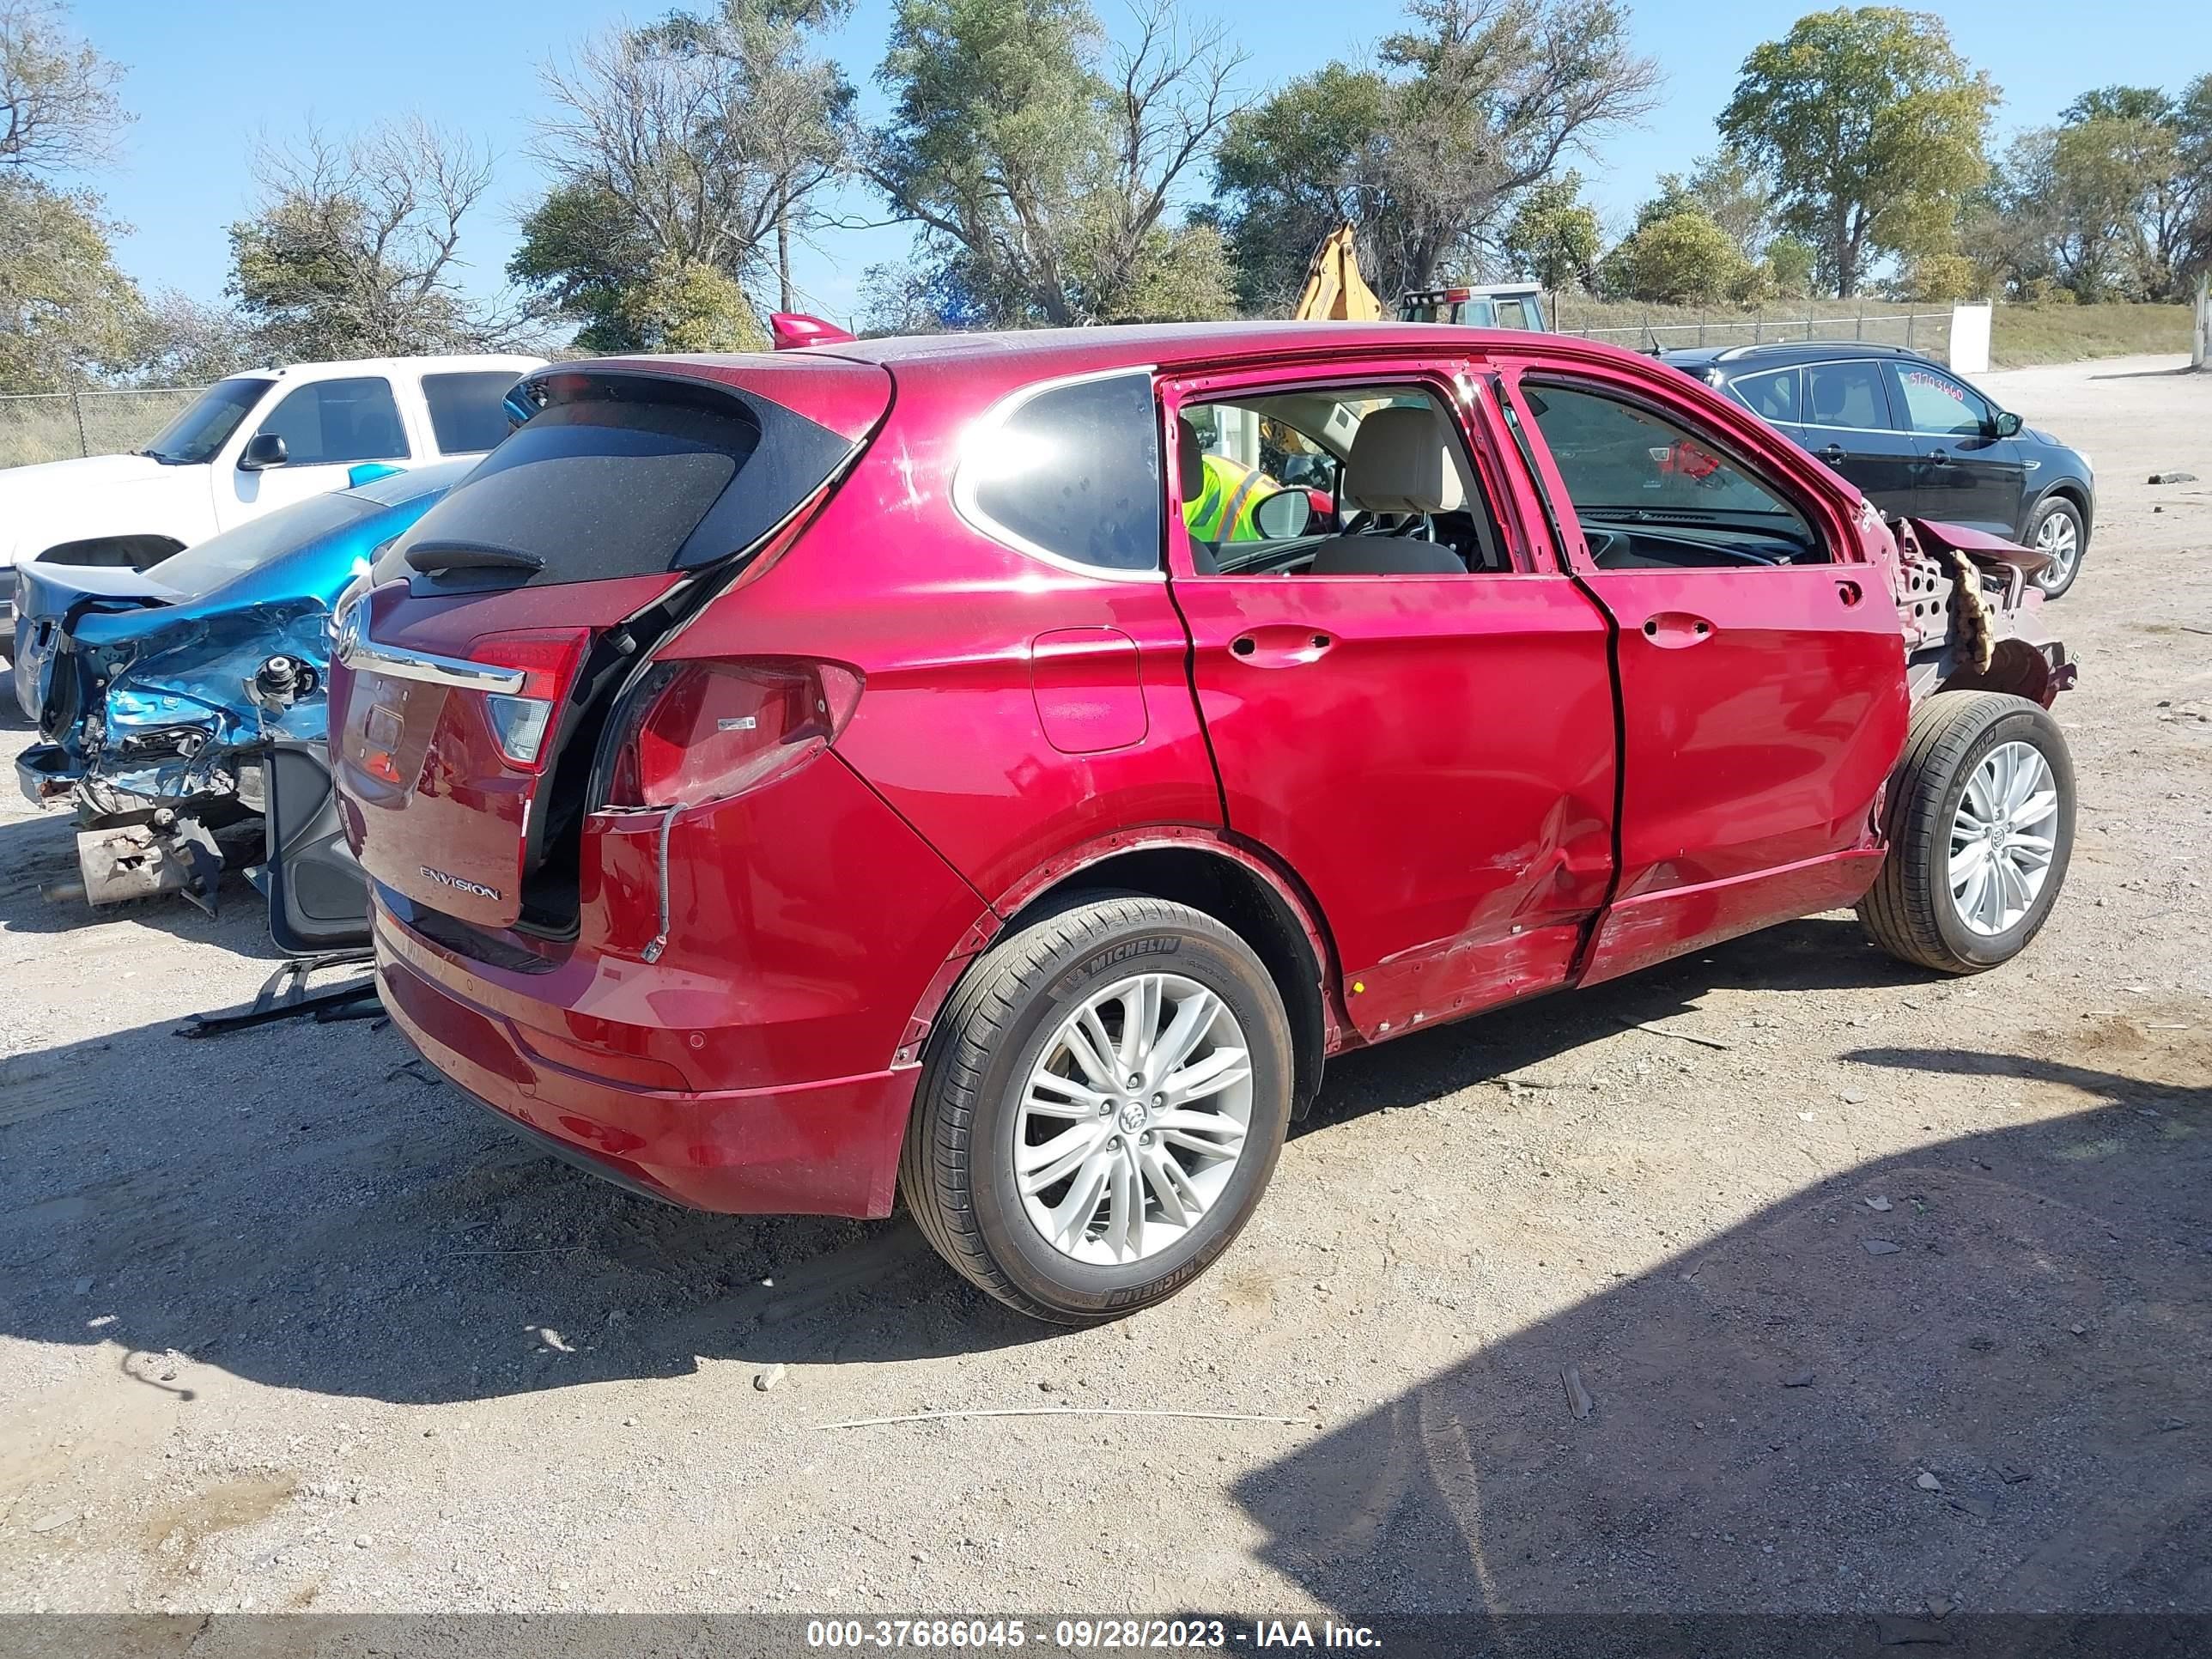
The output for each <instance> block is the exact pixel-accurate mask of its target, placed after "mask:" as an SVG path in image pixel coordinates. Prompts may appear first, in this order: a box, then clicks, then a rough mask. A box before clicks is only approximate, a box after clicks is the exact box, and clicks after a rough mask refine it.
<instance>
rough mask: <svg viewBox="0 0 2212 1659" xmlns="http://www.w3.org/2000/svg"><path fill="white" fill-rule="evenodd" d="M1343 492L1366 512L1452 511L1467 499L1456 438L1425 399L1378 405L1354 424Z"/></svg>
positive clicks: (1455, 510) (1442, 417)
mask: <svg viewBox="0 0 2212 1659" xmlns="http://www.w3.org/2000/svg"><path fill="white" fill-rule="evenodd" d="M1344 494H1345V495H1346V498H1347V499H1348V500H1349V501H1351V502H1352V505H1354V506H1355V507H1364V508H1365V509H1366V510H1367V511H1368V512H1370V513H1456V512H1458V511H1459V510H1460V508H1461V507H1464V506H1465V505H1466V504H1467V482H1466V479H1465V477H1464V475H1463V474H1462V471H1461V463H1460V458H1459V440H1458V438H1457V437H1456V436H1455V435H1454V433H1453V432H1452V429H1451V428H1450V426H1449V424H1448V423H1447V422H1446V421H1445V419H1444V416H1443V411H1442V410H1438V409H1437V408H1436V407H1435V406H1434V405H1433V404H1403V405H1399V406H1395V407H1393V408H1389V409H1378V410H1376V411H1375V412H1374V413H1373V414H1371V415H1370V416H1368V417H1367V418H1366V419H1365V420H1364V421H1362V422H1360V423H1359V432H1358V436H1356V437H1354V438H1353V439H1352V454H1351V456H1350V457H1349V458H1348V459H1346V462H1345V464H1344Z"/></svg>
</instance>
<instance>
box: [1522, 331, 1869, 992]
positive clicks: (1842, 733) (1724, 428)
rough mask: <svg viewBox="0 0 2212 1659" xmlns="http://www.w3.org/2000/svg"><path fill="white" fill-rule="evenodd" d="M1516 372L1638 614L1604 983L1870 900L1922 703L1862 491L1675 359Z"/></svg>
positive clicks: (1598, 963)
mask: <svg viewBox="0 0 2212 1659" xmlns="http://www.w3.org/2000/svg"><path fill="white" fill-rule="evenodd" d="M1515 367H1516V368H1518V370H1519V372H1518V373H1517V374H1512V375H1510V376H1509V379H1508V383H1507V388H1506V389H1507V393H1508V396H1509V397H1510V400H1511V402H1510V407H1511V409H1512V411H1513V414H1514V425H1515V428H1516V440H1517V441H1519V442H1521V443H1524V444H1525V445H1526V446H1527V449H1528V459H1530V461H1531V462H1532V463H1533V464H1534V465H1535V466H1536V467H1537V468H1538V469H1539V471H1540V473H1541V477H1542V478H1543V481H1544V483H1545V487H1546V490H1547V495H1548V497H1549V500H1550V503H1551V506H1552V509H1553V513H1554V514H1555V515H1556V517H1557V519H1558V520H1559V532H1560V534H1561V536H1562V538H1564V540H1565V543H1566V550H1567V553H1568V556H1569V558H1570V560H1571V562H1572V564H1573V566H1574V568H1576V570H1577V572H1578V573H1579V574H1581V576H1582V578H1583V580H1584V582H1585V583H1586V584H1587V586H1588V587H1589V591H1590V592H1592V593H1593V594H1595V596H1596V597H1597V599H1598V600H1599V601H1600V602H1601V604H1602V605H1604V606H1605V607H1606V609H1607V611H1609V612H1610V613H1611V614H1612V616H1613V619H1614V622H1615V624H1616V629H1617V645H1616V650H1617V653H1618V659H1619V663H1620V704H1621V724H1622V743H1621V753H1622V763H1621V765H1622V771H1621V803H1620V881H1619V885H1618V887H1617V889H1616V890H1615V893H1614V895H1613V904H1612V906H1611V908H1610V909H1609V910H1608V912H1607V917H1606V920H1605V921H1604V923H1603V924H1602V925H1601V927H1600V929H1599V932H1598V935H1597V937H1596V939H1595V940H1594V942H1593V944H1592V945H1591V949H1590V952H1589V963H1588V965H1587V967H1586V969H1585V970H1584V975H1583V976H1584V978H1585V979H1589V980H1595V979H1604V978H1607V977H1610V976H1611V975H1615V974H1620V973H1626V972H1628V971H1630V970H1631V969H1635V968H1638V967H1642V966H1644V965H1645V964H1646V963H1651V962H1656V961H1658V960H1661V959H1662V958H1663V957H1668V956H1672V955H1675V954H1678V953H1679V952H1680V951H1686V950H1690V949H1693V948H1695V947H1696V946H1697V945H1700V944H1703V943H1705V942H1707V941H1710V940H1713V939H1724V938H1728V937H1730V936H1732V935H1734V934H1737V933H1748V932H1750V931H1751V930H1752V929H1753V928H1755V927H1764V926H1765V925H1767V924H1768V923H1770V922H1773V921H1780V920H1783V919H1784V918H1785V917H1790V916H1798V915H1809V914H1811V913H1812V912H1814V911H1817V910H1822V909H1826V908H1832V907H1834V906H1837V905H1841V904H1848V903H1850V902H1853V901H1854V900H1856V899H1857V896H1859V894H1860V892H1862V891H1863V890H1864V888H1865V886H1866V884H1867V883H1868V881H1869V880H1870V879H1871V878H1872V876H1873V872H1874V869H1875V863H1876V862H1877V861H1878V860H1879V858H1880V856H1881V854H1880V852H1879V849H1878V848H1877V847H1876V845H1875V841H1874V837H1873V831H1872V824H1871V820H1872V811H1873V807H1874V804H1875V798H1876V796H1877V795H1878V793H1880V791H1881V787H1882V782H1883V780H1884V779H1885V778H1886V777H1887V775H1888V773H1889V769H1890V766H1891V764H1892V763H1893V762H1894V761H1895V759H1896V757H1897V753H1898V749H1899V745H1900V744H1901V743H1902V742H1903V740H1904V732H1905V717H1906V712H1907V710H1906V699H1905V673H1904V666H1905V664H1904V646H1903V642H1902V640H1901V639H1900V636H1899V630H1898V621H1897V610H1896V607H1895V605H1893V603H1892V602H1891V600H1890V597H1889V595H1888V593H1887V590H1886V586H1885V582H1884V578H1883V576H1882V574H1881V571H1879V570H1878V569H1876V568H1874V567H1873V566H1871V565H1869V564H1868V563H1867V562H1865V560H1864V556H1863V551H1862V548H1861V544H1860V531H1861V526H1859V525H1858V524H1857V522H1856V521H1855V520H1854V519H1853V518H1852V516H1851V515H1850V513H1849V511H1848V509H1847V506H1846V498H1845V497H1844V495H1842V494H1841V493H1840V492H1838V491H1835V490H1833V489H1825V488H1815V487H1813V486H1812V485H1811V484H1810V483H1808V480H1807V479H1805V478H1802V477H1793V476H1792V469H1793V467H1797V466H1802V465H1803V463H1802V460H1801V459H1793V458H1792V457H1793V453H1792V452H1788V451H1786V450H1785V448H1784V446H1783V445H1782V443H1781V442H1780V441H1779V440H1778V439H1777V438H1776V437H1774V436H1773V435H1771V432H1769V431H1768V430H1767V429H1766V428H1764V427H1763V426H1761V425H1760V424H1759V422H1756V421H1755V420H1753V418H1752V417H1750V416H1747V415H1744V414H1742V413H1741V411H1739V410H1735V408H1734V407H1733V406H1732V405H1729V404H1723V403H1722V402H1721V401H1720V400H1719V399H1718V398H1710V397H1708V396H1707V395H1706V394H1705V392H1704V391H1703V389H1702V388H1701V387H1699V386H1695V385H1694V384H1693V383H1692V382H1689V381H1687V380H1682V381H1681V383H1680V386H1676V385H1675V384H1674V383H1673V381H1672V380H1668V379H1666V378H1664V377H1665V375H1666V371H1664V370H1654V371H1651V372H1650V373H1648V374H1645V373H1640V372H1638V371H1637V370H1636V369H1634V368H1630V367H1625V366H1621V365H1619V364H1615V363H1610V362H1602V363H1601V362H1585V361H1578V360H1571V359H1565V358H1562V359H1560V360H1559V361H1557V362H1547V361H1541V360H1535V361H1530V362H1525V363H1522V364H1520V365H1517V366H1515ZM1677 378H1679V377H1677ZM1808 471H1809V469H1808Z"/></svg>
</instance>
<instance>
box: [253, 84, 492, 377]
mask: <svg viewBox="0 0 2212 1659" xmlns="http://www.w3.org/2000/svg"><path fill="white" fill-rule="evenodd" d="M255 173H256V177H257V179H258V182H259V184H260V186H261V192H262V194H261V201H260V204H259V206H258V209H257V210H256V211H255V213H254V215H253V216H252V217H251V218H248V219H242V220H240V221H239V222H237V223H235V224H234V225H232V226H231V228H230V248H231V280H230V286H229V292H230V294H231V295H233V297H234V298H235V299H236V301H238V305H239V308H240V311H242V312H243V313H245V314H246V317H247V318H248V319H249V320H250V321H252V323H253V325H255V326H256V328H257V329H258V331H259V333H260V337H261V338H262V340H263V341H264V343H265V344H266V345H267V346H268V348H269V349H270V351H271V352H272V354H273V355H275V356H278V357H280V358H289V359H293V360H295V361H296V360H299V359H302V358H315V357H364V356H405V355H409V354H412V353H417V352H438V351H456V350H469V349H482V348H484V347H489V346H497V345H501V344H504V343H509V342H510V341H513V339H515V338H516V337H518V336H519V335H520V334H521V333H522V332H523V331H524V330H525V327H526V325H525V322H524V319H521V318H520V316H519V315H518V314H516V313H514V312H513V311H512V310H501V309H498V308H495V307H489V306H485V305H483V304H480V303H478V302H477V301H472V300H471V299H470V298H469V297H468V296H467V295H465V293H464V291H463V289H462V288H461V284H460V274H461V270H462V269H463V267H462V265H461V264H460V261H459V250H460V240H461V222H462V220H463V219H465V217H467V216H468V214H469V212H470V211H471V210H472V209H473V208H474V207H475V206H476V205H477V202H478V201H480V200H481V199H482V197H483V194H484V192H485V191H486V190H488V189H489V187H490V185H491V157H490V155H489V153H488V152H486V151H485V150H483V149H481V148H480V147H478V146H477V145H475V144H473V143H469V142H467V141H466V140H464V139H461V138H459V137H455V136H454V135H453V134H450V133H447V132H445V131H441V130H440V129H439V128H437V127H435V126H432V125H430V124H429V123H428V122H426V121H424V120H422V119H421V118H419V117H417V118H406V119H403V120H399V121H397V122H393V123H391V124H387V125H382V126H378V127H375V128H373V129H371V130H369V131H367V132H365V133H362V134H360V135H358V136H356V137H353V138H350V139H347V140H343V141H340V140H334V139H332V138H331V137H327V136H326V135H325V134H324V133H323V132H321V131H319V130H316V129H313V128H310V129H309V130H308V131H307V134H306V136H305V137H304V138H303V139H302V140H301V142H300V143H298V144H297V145H295V146H294V147H293V148H291V149H273V148H269V147H265V146H264V149H262V151H261V152H260V154H259V155H258V157H257V158H256V161H255Z"/></svg>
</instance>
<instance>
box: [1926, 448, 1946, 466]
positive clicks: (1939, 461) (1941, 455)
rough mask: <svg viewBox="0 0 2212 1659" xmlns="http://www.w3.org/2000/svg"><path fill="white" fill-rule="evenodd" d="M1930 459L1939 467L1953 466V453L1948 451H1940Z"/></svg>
mask: <svg viewBox="0 0 2212 1659" xmlns="http://www.w3.org/2000/svg"><path fill="white" fill-rule="evenodd" d="M1928 459H1929V460H1930V461H1933V462H1934V463H1935V464H1936V465H1937V466H1948V465H1951V452H1950V451H1949V450H1948V449H1939V450H1937V451H1936V452H1935V453H1933V454H1932V455H1930V456H1929V458H1928Z"/></svg>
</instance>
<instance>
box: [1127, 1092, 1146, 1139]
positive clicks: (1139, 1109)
mask: <svg viewBox="0 0 2212 1659" xmlns="http://www.w3.org/2000/svg"><path fill="white" fill-rule="evenodd" d="M1143 1127H1145V1103H1144V1102H1143V1101H1141V1100H1132V1101H1128V1102H1126V1103H1123V1105H1122V1107H1121V1133H1124V1134H1132V1135H1133V1134H1134V1133H1137V1131H1138V1130H1139V1129H1141V1128H1143Z"/></svg>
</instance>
